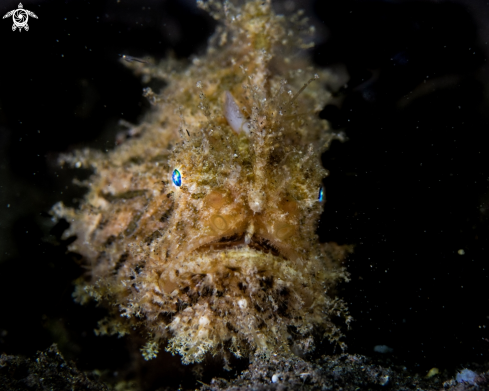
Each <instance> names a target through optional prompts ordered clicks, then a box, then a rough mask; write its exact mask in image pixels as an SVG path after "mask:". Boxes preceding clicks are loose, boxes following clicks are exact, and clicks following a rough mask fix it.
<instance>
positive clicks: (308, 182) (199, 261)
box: [53, 0, 350, 363]
mask: <svg viewBox="0 0 489 391" xmlns="http://www.w3.org/2000/svg"><path fill="white" fill-rule="evenodd" d="M199 4H200V5H201V6H202V7H203V8H204V9H206V10H208V11H209V12H210V13H211V14H212V15H213V16H214V17H215V18H216V19H217V20H218V21H219V23H220V24H219V26H218V28H217V31H216V33H215V35H214V36H213V37H212V38H211V39H210V42H209V47H208V49H207V53H206V54H204V55H203V56H201V57H196V58H194V59H193V61H192V63H191V64H190V65H187V66H183V65H182V64H179V63H177V62H176V60H173V59H168V60H166V61H164V62H162V63H160V64H155V63H154V61H148V62H147V63H138V62H132V63H130V65H129V66H130V67H131V68H133V70H134V71H135V73H136V74H137V75H140V76H142V77H143V78H144V79H146V80H149V79H150V78H159V79H163V80H165V82H166V83H167V86H166V87H165V88H164V89H163V91H161V94H160V95H158V94H156V93H154V92H153V91H151V90H149V89H146V90H145V95H146V96H147V97H148V98H149V99H150V101H151V102H152V103H153V109H152V110H151V112H150V113H148V114H147V116H146V118H145V119H144V121H143V122H142V123H141V124H140V125H138V126H137V127H135V128H133V129H131V130H130V132H131V135H133V136H134V137H133V138H131V139H129V140H126V141H123V142H121V143H120V145H118V146H117V147H116V148H115V149H114V150H112V151H109V152H107V153H101V152H96V151H92V150H84V151H78V152H76V153H74V154H73V155H70V156H64V157H62V159H61V160H62V163H67V164H71V165H72V166H75V167H88V168H92V169H93V175H92V177H91V178H90V180H88V181H87V186H88V192H87V194H86V195H85V198H84V201H83V202H82V203H81V205H80V207H79V208H78V209H73V208H68V207H65V206H64V205H62V204H57V205H55V207H54V208H53V214H54V216H55V218H64V219H66V220H67V221H68V222H69V223H70V227H69V229H68V230H67V231H66V232H65V233H64V236H65V237H72V236H76V240H75V241H74V242H73V243H72V244H71V245H70V247H69V249H70V250H71V251H74V252H77V253H79V254H81V255H82V256H83V257H84V259H85V262H86V266H87V268H88V269H89V273H88V276H84V277H81V278H80V279H79V280H78V284H77V287H76V290H75V293H74V296H75V298H76V300H77V301H79V302H81V303H85V302H87V301H88V300H91V299H94V300H96V301H99V302H101V303H103V304H104V305H105V306H106V307H107V308H108V311H109V315H108V316H107V318H106V319H104V320H102V321H101V322H100V324H99V329H98V330H97V332H99V333H102V334H120V335H122V334H125V333H129V332H133V330H137V331H136V332H141V333H142V335H144V336H146V337H147V344H146V345H144V346H143V347H142V348H141V350H142V352H143V355H144V357H145V358H146V359H150V358H153V357H155V356H156V354H157V353H158V350H159V349H161V348H166V349H167V350H169V351H171V352H173V353H178V354H180V355H181V356H182V361H183V362H184V363H191V362H198V361H201V360H202V359H203V358H204V357H205V355H206V354H216V353H220V352H222V353H223V354H224V355H225V354H226V352H229V351H231V352H233V353H234V354H235V355H236V356H241V355H244V354H250V353H252V352H256V351H259V352H262V353H264V354H269V353H271V352H273V351H277V350H278V349H281V350H283V351H285V352H308V351H310V350H312V349H313V347H314V341H315V340H316V341H317V340H318V339H319V340H320V339H322V338H324V337H327V338H329V339H330V340H331V341H336V342H338V343H340V345H341V346H343V343H342V342H339V341H338V339H339V338H340V337H341V332H340V330H339V328H338V327H337V326H336V325H335V324H334V323H333V322H332V318H333V317H337V316H342V317H344V318H345V320H346V322H347V323H348V322H349V320H350V318H349V316H348V313H347V310H346V306H345V304H344V303H343V302H342V301H341V300H340V299H338V298H335V297H334V294H333V289H334V286H335V285H336V283H337V282H338V281H339V280H345V279H347V273H346V272H345V270H344V268H343V267H342V266H341V259H342V258H343V257H344V256H345V253H346V249H345V248H342V247H340V246H337V245H335V244H320V243H319V242H318V238H317V236H316V233H315V230H316V227H317V223H318V219H319V216H320V214H321V212H322V205H323V203H322V202H320V201H318V191H319V189H320V187H321V186H322V180H323V178H325V177H326V175H327V172H326V170H325V169H324V168H323V167H322V165H321V159H320V156H321V153H322V152H323V151H324V150H325V149H327V147H328V146H329V145H330V143H331V141H332V140H333V139H335V138H337V135H335V134H334V133H333V132H332V131H331V130H330V129H329V126H328V123H327V122H326V121H324V120H321V119H319V117H318V115H317V113H318V112H319V111H320V110H321V109H322V108H323V107H324V105H325V104H326V103H327V102H328V100H329V99H330V97H329V95H328V93H327V90H326V89H325V83H328V84H330V85H332V84H335V83H337V80H336V79H335V76H334V75H332V74H330V73H328V72H326V71H324V70H321V69H315V68H314V66H313V65H312V64H311V63H310V61H309V60H308V58H307V55H306V53H305V52H304V51H303V50H304V49H306V48H308V47H310V44H308V43H307V42H308V40H310V38H309V37H308V36H307V35H308V34H309V33H310V32H312V30H311V29H310V26H309V25H308V22H307V19H304V18H303V17H302V16H301V14H300V13H298V14H294V15H289V16H287V18H285V17H283V16H279V15H276V14H275V13H274V12H273V9H272V7H271V4H270V2H268V1H262V0H260V1H255V0H252V1H243V2H242V3H239V4H236V3H234V2H229V3H226V4H225V5H223V4H222V3H220V2H218V1H210V2H205V3H203V2H201V3H199ZM315 74H317V75H319V80H314V81H313V82H312V83H311V84H310V85H308V86H307V88H304V89H303V91H302V92H300V90H301V88H302V87H303V86H304V85H305V84H307V82H308V81H309V80H310V79H314V75H315ZM298 92H300V94H298ZM231 99H232V100H231ZM230 122H231V125H230ZM244 127H245V129H244ZM174 170H178V171H179V172H180V174H181V185H180V186H175V184H174V181H173V180H172V174H173V172H174Z"/></svg>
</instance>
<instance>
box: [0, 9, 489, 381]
mask: <svg viewBox="0 0 489 391" xmlns="http://www.w3.org/2000/svg"><path fill="white" fill-rule="evenodd" d="M194 3H195V2H194V1H193V0H164V1H157V0H152V1H150V0H140V1H136V0H133V1H129V0H120V1H117V0H92V1H88V0H83V1H82V0H73V1H36V0H25V1H24V2H23V5H24V7H25V8H26V9H29V10H31V11H33V12H34V13H35V14H36V15H37V16H38V19H33V18H30V19H29V26H30V30H29V31H28V32H26V31H22V32H21V33H19V32H18V31H15V32H14V31H12V29H11V26H12V21H11V18H7V19H0V37H1V38H0V42H1V52H0V53H1V61H0V70H1V72H0V304H1V306H0V308H1V313H0V353H3V354H5V355H4V356H3V358H2V359H1V360H0V389H2V390H3V389H5V390H9V389H12V390H13V389H43V387H44V389H50V388H49V387H50V386H49V385H48V384H51V383H49V381H52V382H53V383H52V384H51V387H52V388H53V389H71V388H70V387H72V386H73V384H75V386H73V387H74V389H90V387H93V388H92V389H104V388H103V387H106V386H105V385H103V383H105V384H106V385H107V387H113V386H114V385H115V384H117V382H120V381H121V380H127V382H126V383H125V387H126V388H125V389H145V390H156V389H165V388H168V389H177V388H179V387H181V388H182V389H195V388H199V387H204V388H205V387H211V388H212V389H216V390H217V389H226V388H229V387H235V388H234V389H245V388H253V389H268V388H271V389H340V388H342V389H345V390H347V389H352V390H354V389H409V390H411V389H412V390H415V389H441V388H447V389H448V388H450V387H452V388H456V389H464V388H466V389H468V388H469V386H470V385H469V384H463V383H457V381H456V380H453V379H455V376H456V374H457V372H459V371H461V370H462V369H463V368H469V369H472V370H474V371H476V372H477V373H479V374H483V373H484V372H486V371H487V370H489V365H488V364H486V363H487V362H488V359H489V319H488V316H489V301H488V298H489V293H488V292H489V289H488V282H489V263H488V259H489V257H488V255H489V248H488V245H489V241H488V237H489V143H488V139H489V137H488V136H487V134H488V132H489V89H488V87H489V69H488V65H487V58H488V56H489V49H488V48H489V44H488V42H489V5H488V4H487V3H486V2H485V1H482V0H481V1H477V0H470V1H469V0H467V1H461V0H460V1H455V2H445V1H369V0H361V1H360V0H358V1H350V0H341V1H340V0H336V1H327V0H317V1H309V0H308V1H291V2H288V3H286V4H278V5H277V7H278V8H280V9H284V8H291V7H292V8H305V9H306V12H307V13H308V15H310V16H311V22H312V23H314V24H315V25H316V27H317V30H318V34H319V37H318V45H317V47H316V48H315V49H314V50H313V51H312V55H313V58H314V60H315V62H316V63H317V64H318V65H320V66H328V67H344V68H346V69H347V70H348V73H349V74H350V81H349V82H348V84H347V85H345V87H344V88H342V89H341V90H339V91H335V95H336V96H337V97H338V100H342V104H341V105H329V106H327V107H325V109H324V110H323V111H322V112H321V114H320V115H321V116H322V117H323V118H326V119H328V120H330V121H331V124H332V126H333V127H334V128H335V129H340V130H343V131H344V132H345V134H346V135H347V136H348V141H347V142H344V143H339V142H335V143H334V144H333V145H332V147H331V149H330V150H329V151H328V152H326V153H325V154H324V156H323V162H324V166H325V167H326V168H327V169H328V170H329V171H330V176H329V177H328V178H327V179H326V180H325V181H324V184H325V188H326V198H327V203H326V206H325V212H324V214H323V216H322V218H321V222H320V224H319V226H318V234H319V236H320V239H321V240H322V241H335V242H338V243H341V244H354V245H355V252H354V254H353V255H352V256H351V257H350V259H349V260H348V262H347V267H348V270H349V271H350V273H351V282H349V283H348V284H344V285H342V286H340V287H339V292H338V293H339V295H340V296H341V297H343V298H344V299H345V300H346V301H347V302H348V303H349V308H350V311H351V314H352V315H353V317H354V318H355V322H354V323H353V325H352V328H351V330H345V335H346V337H345V341H346V342H347V344H348V350H347V352H346V353H347V355H346V356H338V354H339V353H341V352H339V351H338V350H336V351H335V350H334V348H333V347H332V346H330V345H329V344H328V343H326V342H325V343H324V344H323V345H321V346H319V347H318V348H317V350H316V351H315V352H314V354H313V355H312V356H308V357H304V360H302V359H299V358H294V359H289V360H285V359H283V358H281V357H280V356H277V357H271V359H270V360H269V361H267V360H265V361H264V360H258V359H257V358H254V359H253V360H252V361H251V362H249V361H247V360H246V361H236V362H235V363H234V367H233V369H232V370H231V371H224V370H223V369H222V363H221V362H220V361H219V359H217V358H216V359H209V360H207V361H206V362H205V363H203V364H202V365H194V366H183V365H181V363H180V361H179V358H178V357H172V356H171V355H169V354H168V353H161V354H160V357H159V358H158V359H157V360H154V361H153V362H150V363H144V361H143V360H142V359H141V357H140V354H139V352H138V351H137V343H138V341H135V340H134V339H131V338H123V339H117V338H110V337H96V336H95V335H94V333H93V329H94V327H96V323H97V321H98V320H100V319H101V318H102V317H103V316H104V309H103V308H97V307H95V306H94V305H88V306H85V307H82V306H79V305H78V304H76V303H74V302H73V300H72V298H71V293H72V290H73V286H72V281H73V280H74V279H75V278H77V277H78V276H79V275H80V274H81V273H82V272H83V270H82V268H81V267H80V264H79V263H80V262H79V261H80V260H79V258H78V257H77V256H76V254H70V253H67V251H66V245H67V242H64V241H61V240H60V235H61V233H62V231H63V229H65V228H66V225H63V224H58V225H56V226H53V224H52V223H51V220H50V216H49V214H48V211H49V209H50V207H51V205H53V204H54V203H55V202H57V201H59V200H63V201H64V202H65V203H67V204H73V203H74V202H76V198H79V197H81V196H82V195H83V189H82V188H79V187H77V186H75V185H73V184H71V180H72V178H73V177H74V176H75V175H76V176H78V178H83V177H86V176H87V175H88V174H89V173H88V172H82V173H80V172H75V171H74V170H68V169H63V170H61V169H60V168H59V167H58V166H57V165H56V157H57V156H58V154H59V153H63V152H67V151H70V150H74V149H76V148H80V147H85V146H91V147H93V148H99V149H111V148H113V147H114V140H115V136H116V134H117V133H118V132H120V131H121V130H123V129H122V128H121V127H120V126H119V125H118V122H119V120H121V119H123V120H125V121H128V122H131V123H137V122H138V120H139V119H140V118H141V116H142V114H143V113H144V112H145V110H148V108H149V104H148V103H147V102H146V101H145V99H144V98H143V97H142V95H141V92H142V88H143V87H145V85H143V84H142V83H141V82H140V81H139V80H138V79H137V78H135V77H133V76H132V74H131V72H130V71H129V70H128V69H126V68H125V67H124V66H123V65H122V64H121V63H120V62H119V58H120V55H121V54H129V55H133V56H139V57H145V56H153V57H155V58H157V59H159V58H163V57H165V56H166V54H167V53H168V52H169V51H173V52H174V53H175V55H176V56H177V57H178V58H182V59H184V58H189V56H191V55H192V54H196V53H199V51H202V50H204V48H205V44H206V40H207V38H208V37H209V35H210V34H211V32H212V31H213V29H214V23H213V21H212V19H211V18H210V17H208V16H207V15H206V14H205V13H204V12H202V11H200V10H198V9H197V8H196V6H195V4H194ZM17 4H18V0H15V1H10V0H5V1H2V2H1V3H0V14H1V15H4V14H5V13H7V12H8V11H10V10H12V9H15V8H17ZM161 86H162V84H152V87H153V89H154V90H158V88H160V87H161ZM74 200H75V201H74ZM53 343H56V344H57V348H58V349H59V354H57V352H58V351H56V350H54V349H56V348H54V347H52V348H51V345H52V344H53ZM377 345H385V346H387V347H389V348H390V349H391V350H390V351H389V353H383V354H382V353H377V352H375V351H374V347H375V346H377ZM50 349H51V350H50ZM38 351H39V352H43V353H37V352H38ZM333 354H334V356H331V355H333ZM23 357H26V358H28V359H27V360H28V361H25V360H24V358H23ZM62 357H64V358H62ZM36 358H38V359H39V360H37V361H36ZM65 359H66V362H65V361H63V360H65ZM29 360H30V361H29ZM61 364H63V366H61ZM250 365H251V366H250ZM61 368H64V370H65V372H63V371H61ZM67 368H71V369H70V370H69V371H68V369H67ZM75 368H77V369H75ZM432 368H438V369H439V374H438V375H435V376H433V377H431V378H430V379H429V380H426V379H425V375H426V374H427V373H428V371H430V369H432ZM244 370H248V372H245V373H244V374H243V375H242V378H241V379H240V380H234V382H233V379H236V378H237V377H239V376H240V374H241V372H242V371H244ZM60 371H61V372H60ZM66 371H68V372H69V375H68V372H66ZM304 373H308V375H303V374H304ZM273 375H277V378H276V380H277V381H276V382H275V383H274V382H272V377H273ZM57 376H58V377H57ZM70 376H71V377H70ZM362 376H363V377H362ZM386 376H387V377H388V378H387V381H386ZM213 378H214V380H212V379H213ZM39 379H43V380H39ZM57 379H58V380H59V382H58V383H56V382H57V381H58V380H57ZM70 379H71V380H70ZM131 380H132V381H136V383H134V382H133V383H131ZM70 381H71V382H72V383H69V382H70ZM43 382H44V383H43ZM63 382H64V383H63ZM84 382H85V383H84ZM89 382H92V383H89ZM137 382H139V383H137ZM477 382H478V383H479V385H477V386H473V387H479V389H484V387H486V386H485V383H484V378H483V377H482V376H481V377H479V378H478V379H477ZM42 384H44V386H42ZM62 384H63V385H62ZM206 384H207V385H208V386H206ZM444 384H445V386H444ZM68 385H69V386H68ZM63 387H64V388H63ZM96 387H99V388H96ZM131 387H132V388H131ZM471 387H472V386H471Z"/></svg>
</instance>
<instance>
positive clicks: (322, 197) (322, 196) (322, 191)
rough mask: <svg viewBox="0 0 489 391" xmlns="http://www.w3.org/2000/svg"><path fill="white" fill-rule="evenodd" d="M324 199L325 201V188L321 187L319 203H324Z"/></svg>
mask: <svg viewBox="0 0 489 391" xmlns="http://www.w3.org/2000/svg"><path fill="white" fill-rule="evenodd" d="M323 199H324V189H323V187H322V186H321V187H320V188H319V195H318V201H319V202H322V201H323Z"/></svg>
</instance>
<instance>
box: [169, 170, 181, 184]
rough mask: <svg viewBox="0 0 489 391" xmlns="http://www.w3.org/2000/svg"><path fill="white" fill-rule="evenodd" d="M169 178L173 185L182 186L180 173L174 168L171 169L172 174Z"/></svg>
mask: <svg viewBox="0 0 489 391" xmlns="http://www.w3.org/2000/svg"><path fill="white" fill-rule="evenodd" d="M171 180H172V181H173V184H174V185H175V186H178V187H180V186H182V174H180V171H178V170H177V169H176V168H175V169H174V170H173V174H171Z"/></svg>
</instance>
